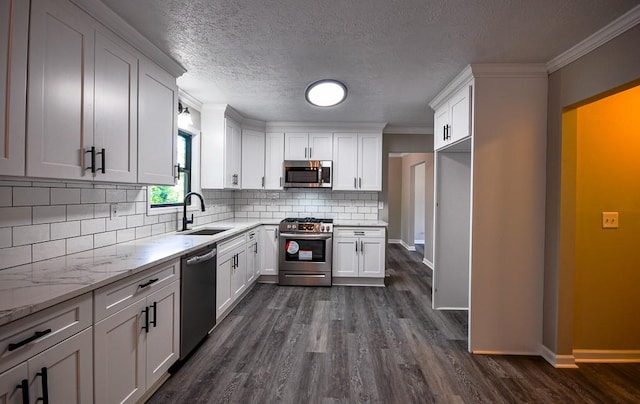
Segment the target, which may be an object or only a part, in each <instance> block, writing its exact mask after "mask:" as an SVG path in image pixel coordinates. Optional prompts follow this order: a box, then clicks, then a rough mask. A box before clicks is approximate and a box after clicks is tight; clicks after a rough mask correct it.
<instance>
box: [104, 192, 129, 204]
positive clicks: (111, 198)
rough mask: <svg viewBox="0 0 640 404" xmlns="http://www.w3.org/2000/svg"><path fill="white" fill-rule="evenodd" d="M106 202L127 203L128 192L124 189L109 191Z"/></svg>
mask: <svg viewBox="0 0 640 404" xmlns="http://www.w3.org/2000/svg"><path fill="white" fill-rule="evenodd" d="M106 201H107V202H108V203H117V202H126V201H127V191H126V190H124V189H107V190H106Z"/></svg>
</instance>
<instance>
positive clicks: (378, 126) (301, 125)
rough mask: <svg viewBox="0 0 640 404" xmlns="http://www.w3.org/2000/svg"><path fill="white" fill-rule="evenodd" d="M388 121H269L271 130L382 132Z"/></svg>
mask: <svg viewBox="0 0 640 404" xmlns="http://www.w3.org/2000/svg"><path fill="white" fill-rule="evenodd" d="M385 126H386V123H371V122H267V131H270V132H295V131H300V132H363V131H373V132H382V130H383V129H384V127H385Z"/></svg>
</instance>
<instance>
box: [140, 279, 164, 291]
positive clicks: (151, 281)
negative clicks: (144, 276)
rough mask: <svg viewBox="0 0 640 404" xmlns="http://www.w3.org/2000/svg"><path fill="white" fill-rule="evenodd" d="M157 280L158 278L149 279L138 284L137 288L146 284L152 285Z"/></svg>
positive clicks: (144, 286)
mask: <svg viewBox="0 0 640 404" xmlns="http://www.w3.org/2000/svg"><path fill="white" fill-rule="evenodd" d="M158 280H159V279H158V278H154V279H149V282H146V283H141V284H139V285H138V288H140V289H142V288H146V287H147V286H150V285H153V284H154V283H156V282H158Z"/></svg>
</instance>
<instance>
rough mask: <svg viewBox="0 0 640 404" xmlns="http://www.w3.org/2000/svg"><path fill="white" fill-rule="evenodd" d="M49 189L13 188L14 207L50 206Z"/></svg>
mask: <svg viewBox="0 0 640 404" xmlns="http://www.w3.org/2000/svg"><path fill="white" fill-rule="evenodd" d="M49 195H50V190H49V188H27V187H16V188H13V206H36V205H48V204H49Z"/></svg>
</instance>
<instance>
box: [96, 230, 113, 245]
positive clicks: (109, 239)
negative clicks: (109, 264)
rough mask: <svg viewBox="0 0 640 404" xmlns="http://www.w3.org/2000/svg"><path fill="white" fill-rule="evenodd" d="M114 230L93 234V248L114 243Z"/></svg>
mask: <svg viewBox="0 0 640 404" xmlns="http://www.w3.org/2000/svg"><path fill="white" fill-rule="evenodd" d="M116 234H117V233H116V232H115V231H108V232H105V233H98V234H95V235H94V236H93V245H94V248H100V247H105V246H108V245H112V244H115V243H116V241H117V236H116Z"/></svg>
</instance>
